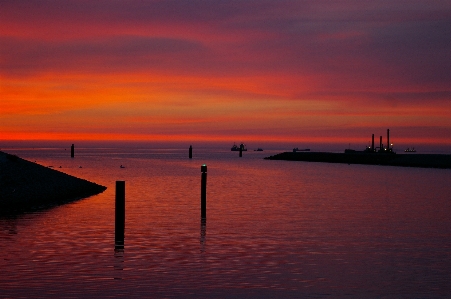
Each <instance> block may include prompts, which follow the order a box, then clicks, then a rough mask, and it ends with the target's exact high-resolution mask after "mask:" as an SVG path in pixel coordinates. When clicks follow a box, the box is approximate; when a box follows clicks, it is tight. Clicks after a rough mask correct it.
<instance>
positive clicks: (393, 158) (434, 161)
mask: <svg viewBox="0 0 451 299" xmlns="http://www.w3.org/2000/svg"><path fill="white" fill-rule="evenodd" d="M265 159H268V160H288V161H307V162H327V163H346V164H367V165H386V166H402V167H421V168H442V169H451V155H439V154H399V155H398V154H393V153H387V154H384V153H365V152H355V153H329V152H284V153H280V154H277V155H274V156H270V157H266V158H265Z"/></svg>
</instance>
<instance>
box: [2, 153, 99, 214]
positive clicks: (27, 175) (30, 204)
mask: <svg viewBox="0 0 451 299" xmlns="http://www.w3.org/2000/svg"><path fill="white" fill-rule="evenodd" d="M105 189H106V187H104V186H101V185H98V184H95V183H92V182H89V181H87V180H84V179H80V178H76V177H74V176H71V175H68V174H65V173H62V172H60V171H57V170H54V169H50V168H47V167H44V166H42V165H39V164H36V163H33V162H29V161H26V160H24V159H21V158H19V157H18V156H15V155H10V154H7V153H4V152H1V151H0V214H11V213H17V212H23V211H28V210H35V209H39V208H45V207H51V206H55V205H60V204H64V203H67V202H70V201H74V200H77V199H81V198H85V197H89V196H92V195H95V194H98V193H101V192H103V191H104V190H105Z"/></svg>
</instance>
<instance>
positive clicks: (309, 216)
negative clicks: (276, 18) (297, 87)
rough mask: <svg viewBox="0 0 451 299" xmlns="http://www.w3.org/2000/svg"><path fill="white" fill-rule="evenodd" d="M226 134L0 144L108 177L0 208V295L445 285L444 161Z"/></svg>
mask: <svg viewBox="0 0 451 299" xmlns="http://www.w3.org/2000/svg"><path fill="white" fill-rule="evenodd" d="M231 145H232V144H230V145H219V144H209V145H208V146H203V145H200V144H195V145H193V157H192V159H189V158H188V148H189V144H168V145H166V144H164V143H155V144H152V143H142V144H129V143H120V142H117V143H114V144H112V143H107V144H103V143H93V144H89V145H86V146H84V145H79V144H75V157H74V158H71V157H70V144H68V145H65V146H59V145H55V144H53V145H50V146H45V145H42V144H39V146H33V145H27V146H25V145H20V146H17V145H15V146H12V145H9V146H4V147H2V151H5V152H7V153H10V154H15V155H18V156H20V157H22V158H24V159H27V160H29V161H33V162H36V163H38V164H41V165H43V166H46V167H52V168H54V169H55V170H58V171H62V172H64V173H67V174H70V175H73V176H76V177H79V178H83V179H86V180H89V181H92V182H95V183H98V184H101V185H104V186H106V187H107V189H106V191H104V192H103V193H101V194H98V195H95V196H91V197H88V198H85V199H80V200H77V201H74V202H71V203H68V204H64V205H60V206H56V207H52V208H46V209H38V210H36V211H32V212H28V213H25V214H20V215H9V216H3V217H2V218H0V252H1V257H0V273H1V274H0V298H450V297H451V287H450V286H451V217H450V216H451V170H449V169H426V168H407V167H406V168H404V167H392V166H378V165H348V164H331V163H315V162H300V161H296V162H295V161H272V160H265V159H264V157H267V156H270V155H274V154H277V153H280V152H282V151H289V150H291V149H290V148H277V146H276V147H274V148H272V149H271V148H268V149H266V148H263V151H254V148H248V151H246V152H243V155H242V157H239V153H238V152H234V151H231V150H230V147H231ZM255 149H256V148H255ZM121 165H122V168H121ZM202 165H206V166H207V172H206V173H207V184H206V201H207V215H206V219H205V221H204V220H202V219H201V208H200V205H201V175H202V174H201V166H202ZM116 181H125V238H124V247H123V248H118V247H117V246H115V195H116V190H115V186H116Z"/></svg>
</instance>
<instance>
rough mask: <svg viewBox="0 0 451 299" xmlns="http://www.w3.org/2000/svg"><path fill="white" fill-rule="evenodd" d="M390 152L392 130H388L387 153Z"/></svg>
mask: <svg viewBox="0 0 451 299" xmlns="http://www.w3.org/2000/svg"><path fill="white" fill-rule="evenodd" d="M389 150H390V129H387V151H389Z"/></svg>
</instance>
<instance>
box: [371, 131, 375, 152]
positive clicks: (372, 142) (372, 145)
mask: <svg viewBox="0 0 451 299" xmlns="http://www.w3.org/2000/svg"><path fill="white" fill-rule="evenodd" d="M371 151H372V152H374V134H373V135H372V136H371Z"/></svg>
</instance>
